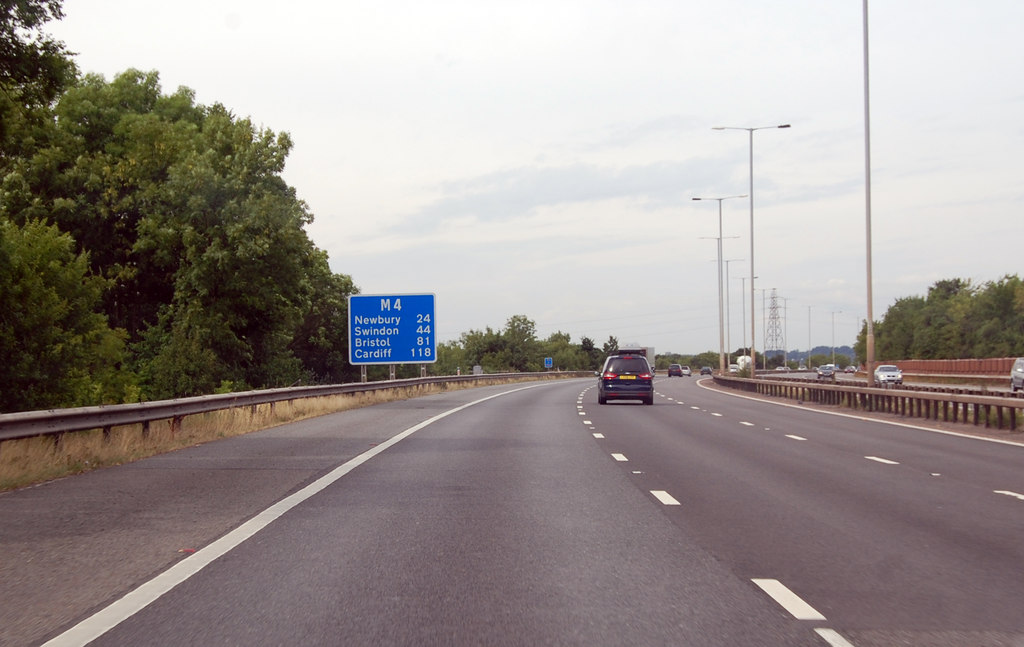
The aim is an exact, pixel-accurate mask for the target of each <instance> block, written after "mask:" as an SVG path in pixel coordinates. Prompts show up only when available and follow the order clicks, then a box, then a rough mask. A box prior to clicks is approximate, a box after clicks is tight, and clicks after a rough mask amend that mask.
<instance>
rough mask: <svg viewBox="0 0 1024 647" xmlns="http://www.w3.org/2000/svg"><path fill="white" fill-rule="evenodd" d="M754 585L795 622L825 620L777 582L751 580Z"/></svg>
mask: <svg viewBox="0 0 1024 647" xmlns="http://www.w3.org/2000/svg"><path fill="white" fill-rule="evenodd" d="M751 581H752V582H753V583H754V584H756V585H758V586H759V587H761V590H762V591H764V592H765V593H767V594H768V595H769V596H771V598H772V599H773V600H775V601H776V602H778V603H779V605H781V606H782V608H783V609H785V610H786V611H788V612H789V613H790V615H792V616H793V617H794V618H796V619H797V620H825V619H826V618H825V616H823V615H821V614H820V613H818V611H817V610H815V608H814V607H812V606H811V605H809V604H807V603H806V602H804V601H803V600H802V599H800V596H798V595H797V594H796V593H793V592H792V591H790V590H789V589H788V588H786V585H785V584H783V583H782V582H780V581H778V580H765V579H753V580H751Z"/></svg>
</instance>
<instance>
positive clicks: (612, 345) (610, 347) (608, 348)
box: [601, 335, 619, 356]
mask: <svg viewBox="0 0 1024 647" xmlns="http://www.w3.org/2000/svg"><path fill="white" fill-rule="evenodd" d="M601 350H602V351H604V354H605V356H608V355H614V354H615V353H617V352H618V351H619V340H618V339H616V338H615V337H614V336H611V335H609V336H608V341H606V342H605V343H604V346H603V347H602V348H601Z"/></svg>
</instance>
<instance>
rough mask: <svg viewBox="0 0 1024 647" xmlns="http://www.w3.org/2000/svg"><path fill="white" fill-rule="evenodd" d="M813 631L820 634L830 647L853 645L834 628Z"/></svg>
mask: <svg viewBox="0 0 1024 647" xmlns="http://www.w3.org/2000/svg"><path fill="white" fill-rule="evenodd" d="M814 633H816V634H818V635H819V636H821V637H822V638H823V639H824V640H825V642H827V643H828V644H829V645H831V647H853V643H852V642H850V641H849V640H847V639H846V638H843V637H842V636H840V635H839V634H838V633H836V631H835V630H834V629H815V630H814Z"/></svg>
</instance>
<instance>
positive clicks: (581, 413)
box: [576, 411, 587, 416]
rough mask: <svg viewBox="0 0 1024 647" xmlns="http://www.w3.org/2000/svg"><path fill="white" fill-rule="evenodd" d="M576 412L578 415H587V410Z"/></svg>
mask: <svg viewBox="0 0 1024 647" xmlns="http://www.w3.org/2000/svg"><path fill="white" fill-rule="evenodd" d="M576 413H577V414H578V415H581V416H585V415H587V412H586V411H577V412H576Z"/></svg>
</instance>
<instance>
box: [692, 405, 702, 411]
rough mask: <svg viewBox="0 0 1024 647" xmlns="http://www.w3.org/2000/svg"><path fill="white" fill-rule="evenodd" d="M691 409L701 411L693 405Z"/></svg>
mask: <svg viewBox="0 0 1024 647" xmlns="http://www.w3.org/2000/svg"><path fill="white" fill-rule="evenodd" d="M690 408H691V409H694V410H696V411H699V410H700V407H695V406H693V405H690Z"/></svg>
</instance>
